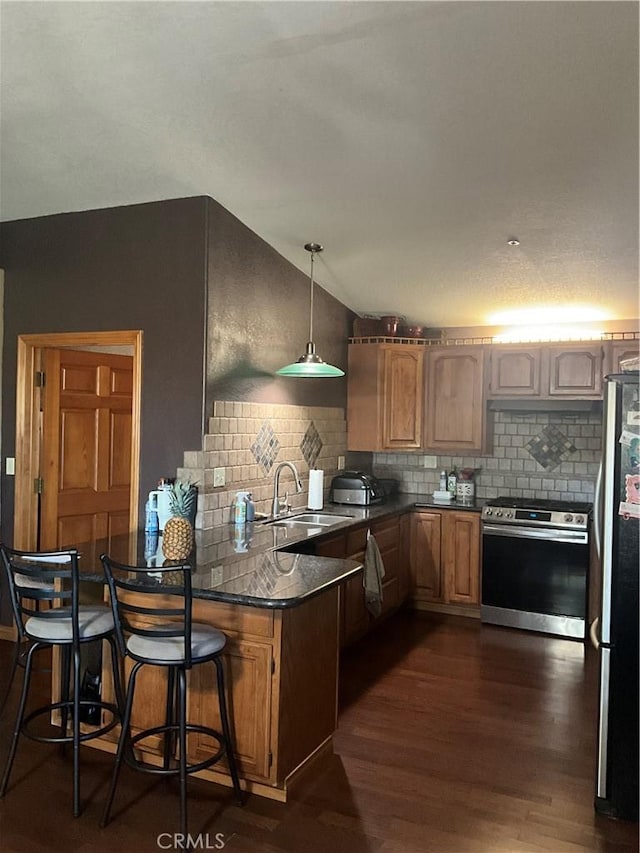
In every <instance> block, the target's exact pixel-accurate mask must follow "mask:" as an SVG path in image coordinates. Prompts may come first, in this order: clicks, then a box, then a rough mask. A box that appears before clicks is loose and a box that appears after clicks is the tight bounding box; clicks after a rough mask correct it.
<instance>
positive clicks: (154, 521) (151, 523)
mask: <svg viewBox="0 0 640 853" xmlns="http://www.w3.org/2000/svg"><path fill="white" fill-rule="evenodd" d="M159 530H160V524H159V522H158V513H157V512H156V511H155V509H152V508H151V504H150V503H149V501H147V502H146V504H145V507H144V532H145V533H155V534H156V535H157V534H158V531H159Z"/></svg>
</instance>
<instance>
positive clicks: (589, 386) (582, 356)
mask: <svg viewBox="0 0 640 853" xmlns="http://www.w3.org/2000/svg"><path fill="white" fill-rule="evenodd" d="M545 354H546V357H547V359H548V375H549V385H548V391H549V396H550V397H552V398H553V397H578V398H579V397H596V398H599V397H602V371H603V365H604V347H603V346H602V344H595V345H588V344H573V345H572V344H561V345H559V346H550V347H546V348H545Z"/></svg>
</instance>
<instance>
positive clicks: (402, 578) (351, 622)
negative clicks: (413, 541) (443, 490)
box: [315, 513, 410, 648]
mask: <svg viewBox="0 0 640 853" xmlns="http://www.w3.org/2000/svg"><path fill="white" fill-rule="evenodd" d="M408 524H409V517H408V515H407V514H406V513H405V514H403V515H394V516H391V517H389V518H383V519H381V520H380V521H372V522H370V523H369V524H364V525H361V526H359V527H355V528H352V529H350V530H348V531H346V532H345V533H342V534H337V535H335V536H330V537H327V538H326V539H321V540H320V541H319V542H318V543H317V545H316V549H315V553H316V554H317V555H318V556H322V557H342V558H344V559H348V560H355V561H357V562H359V563H363V564H364V559H365V551H366V546H367V531H369V530H370V531H371V533H372V535H373V536H374V537H375V540H376V542H377V544H378V548H379V550H380V556H381V557H382V562H383V564H384V568H385V576H384V579H383V582H382V612H381V614H380V616H379V617H376V618H374V617H373V616H372V615H371V613H370V612H369V610H368V609H367V607H366V604H365V590H364V572H360V573H358V574H357V575H356V576H355V577H351V578H349V579H348V580H346V581H345V582H344V583H343V584H342V585H341V587H340V646H341V647H342V648H344V647H345V646H348V645H349V644H350V643H353V642H354V641H355V640H357V639H359V638H360V637H362V636H363V635H364V634H366V632H367V631H368V630H369V628H370V627H371V626H372V625H374V624H375V623H376V622H377V621H378V619H381V618H382V617H384V616H386V614H387V613H390V612H391V611H393V610H395V609H397V608H398V607H399V606H400V605H401V604H402V603H403V602H404V601H406V599H407V598H408V596H409V585H410V573H409V561H408V549H407V539H408V536H407V531H408Z"/></svg>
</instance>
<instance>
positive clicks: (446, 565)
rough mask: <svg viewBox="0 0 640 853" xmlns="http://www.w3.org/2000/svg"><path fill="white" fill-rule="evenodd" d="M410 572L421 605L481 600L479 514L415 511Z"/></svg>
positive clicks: (416, 597)
mask: <svg viewBox="0 0 640 853" xmlns="http://www.w3.org/2000/svg"><path fill="white" fill-rule="evenodd" d="M410 548H411V557H410V565H411V575H412V581H413V587H414V600H415V602H416V603H417V604H418V605H421V604H426V605H427V609H428V604H429V603H432V604H437V605H444V606H445V607H443V608H439V609H446V606H450V605H454V606H455V605H473V606H474V607H475V606H477V605H478V604H479V602H480V516H479V514H478V513H475V512H470V511H456V510H454V509H447V510H443V511H437V510H434V511H428V512H427V511H423V512H414V513H412V516H411V530H410Z"/></svg>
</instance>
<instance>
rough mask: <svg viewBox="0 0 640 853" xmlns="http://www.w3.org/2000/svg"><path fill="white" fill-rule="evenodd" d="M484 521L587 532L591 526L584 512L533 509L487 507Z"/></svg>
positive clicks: (484, 510)
mask: <svg viewBox="0 0 640 853" xmlns="http://www.w3.org/2000/svg"><path fill="white" fill-rule="evenodd" d="M482 519H483V521H487V522H492V523H493V524H523V525H525V524H526V525H529V526H533V527H560V528H563V529H565V530H567V529H569V530H587V528H588V526H589V516H588V515H586V514H585V513H583V512H567V511H566V510H554V509H535V508H533V507H526V508H524V507H517V506H513V507H503V506H502V507H495V506H485V507H484V508H483V510H482Z"/></svg>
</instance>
